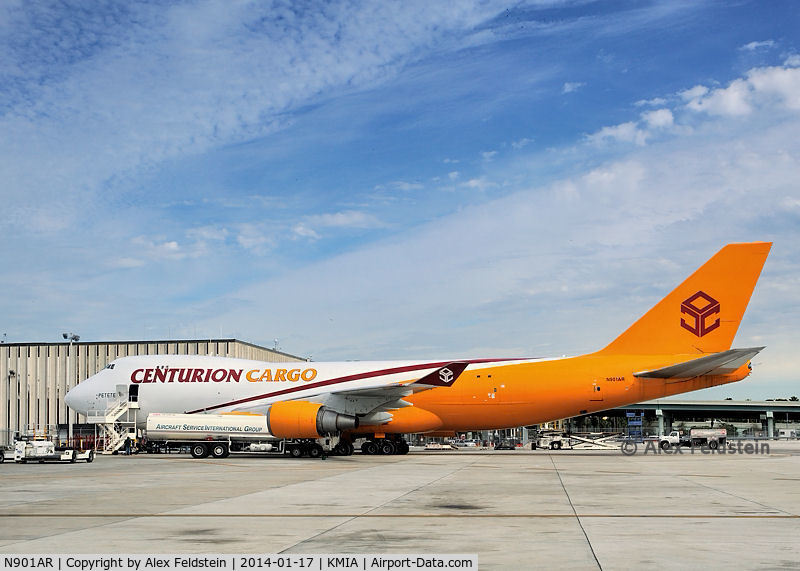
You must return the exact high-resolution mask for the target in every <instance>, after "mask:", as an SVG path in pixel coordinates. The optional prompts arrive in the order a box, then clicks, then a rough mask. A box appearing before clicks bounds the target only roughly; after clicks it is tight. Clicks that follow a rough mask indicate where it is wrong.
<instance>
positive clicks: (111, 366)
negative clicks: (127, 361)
mask: <svg viewBox="0 0 800 571" xmlns="http://www.w3.org/2000/svg"><path fill="white" fill-rule="evenodd" d="M113 368H114V363H109V364H108V365H106V369H113Z"/></svg>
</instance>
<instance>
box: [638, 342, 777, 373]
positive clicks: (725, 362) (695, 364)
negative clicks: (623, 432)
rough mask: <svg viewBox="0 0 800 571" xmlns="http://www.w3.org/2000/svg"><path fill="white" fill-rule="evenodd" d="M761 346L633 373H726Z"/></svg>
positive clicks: (740, 364) (753, 354)
mask: <svg viewBox="0 0 800 571" xmlns="http://www.w3.org/2000/svg"><path fill="white" fill-rule="evenodd" d="M763 348H764V347H749V348H747V349H728V350H727V351H722V352H720V353H714V354H713V355H707V356H705V357H700V358H699V359H692V360H691V361H684V362H683V363H678V364H677V365H670V366H669V367H662V368H661V369H654V370H652V371H642V372H640V373H634V374H633V375H634V376H635V377H645V378H650V379H678V378H680V379H690V378H694V377H699V376H701V375H726V374H728V373H732V372H733V371H735V370H736V369H738V368H739V367H741V366H742V365H744V364H745V363H747V362H748V361H749V360H750V359H752V358H753V357H755V356H756V355H758V353H759V351H761V350H762V349H763Z"/></svg>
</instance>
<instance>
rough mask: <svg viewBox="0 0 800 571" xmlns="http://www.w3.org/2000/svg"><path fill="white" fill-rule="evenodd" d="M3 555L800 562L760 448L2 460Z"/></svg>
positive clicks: (606, 564)
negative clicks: (317, 555)
mask: <svg viewBox="0 0 800 571" xmlns="http://www.w3.org/2000/svg"><path fill="white" fill-rule="evenodd" d="M0 481H2V486H0V553H4V554H8V553H40V554H44V553H62V554H67V553H116V554H125V553H130V554H134V553H153V554H161V553H193V554H203V553H208V554H212V553H261V554H265V553H276V554H279V553H280V554H290V553H309V554H310V553H357V554H361V553H396V554H438V553H467V554H471V553H477V554H478V561H479V565H480V568H481V569H535V568H558V569H633V568H637V569H641V568H643V567H646V568H652V567H658V568H664V569H694V568H701V567H702V568H712V569H716V568H722V567H735V568H746V569H760V568H764V569H776V568H789V569H798V568H800V442H797V441H793V442H775V441H773V442H769V453H766V452H762V453H758V454H755V453H751V454H748V453H746V451H745V450H742V452H741V453H732V454H724V455H723V454H704V453H702V452H701V451H700V450H696V451H695V452H694V453H691V452H690V451H688V450H685V449H684V450H683V452H682V453H671V454H665V453H661V454H658V453H656V452H655V449H654V448H653V449H650V450H649V451H646V450H644V448H643V446H642V445H641V444H640V445H639V448H638V449H637V451H636V453H635V454H632V455H624V454H622V452H621V451H616V450H614V451H568V450H562V451H554V452H549V451H541V450H537V451H529V450H515V451H507V452H506V451H492V450H486V451H478V450H464V449H461V450H458V451H455V450H454V451H441V452H424V451H412V452H411V453H410V454H409V455H407V456H364V455H361V454H356V455H354V456H350V457H330V458H328V459H327V460H324V461H323V460H319V459H308V458H302V459H291V458H288V457H287V458H283V457H256V456H231V457H229V458H226V459H224V460H213V459H206V460H195V459H192V458H191V457H190V456H188V455H179V454H172V455H145V454H141V455H134V456H100V457H98V458H97V459H96V460H95V461H94V462H93V463H91V464H86V463H75V464H69V463H62V464H53V463H49V464H38V463H35V464H24V465H23V464H14V463H13V462H10V461H8V460H6V462H5V463H3V464H0Z"/></svg>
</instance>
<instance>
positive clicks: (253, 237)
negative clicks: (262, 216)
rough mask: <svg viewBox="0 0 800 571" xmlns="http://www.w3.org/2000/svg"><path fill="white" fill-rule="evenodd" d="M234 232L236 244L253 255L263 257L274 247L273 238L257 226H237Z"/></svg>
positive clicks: (244, 224)
mask: <svg viewBox="0 0 800 571" xmlns="http://www.w3.org/2000/svg"><path fill="white" fill-rule="evenodd" d="M236 231H237V233H236V242H237V243H238V244H239V245H240V246H241V247H242V248H244V249H245V250H248V251H250V252H252V253H254V254H257V255H265V254H268V253H269V252H270V251H272V249H273V248H274V247H275V238H274V237H273V236H272V235H269V234H267V233H266V232H265V231H264V228H263V227H262V226H261V225H259V224H252V223H242V224H238V225H237V226H236Z"/></svg>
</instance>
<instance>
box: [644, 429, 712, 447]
mask: <svg viewBox="0 0 800 571" xmlns="http://www.w3.org/2000/svg"><path fill="white" fill-rule="evenodd" d="M727 438H728V431H727V430H726V429H724V428H692V429H691V430H690V431H689V434H688V435H687V434H685V433H683V432H681V431H678V430H673V431H672V432H670V433H669V434H666V435H661V436H660V437H659V443H658V445H659V446H660V447H661V449H662V450H669V449H670V448H671V447H673V446H708V447H709V448H711V449H712V450H716V449H717V448H719V447H720V446H725V441H726V440H727Z"/></svg>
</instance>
